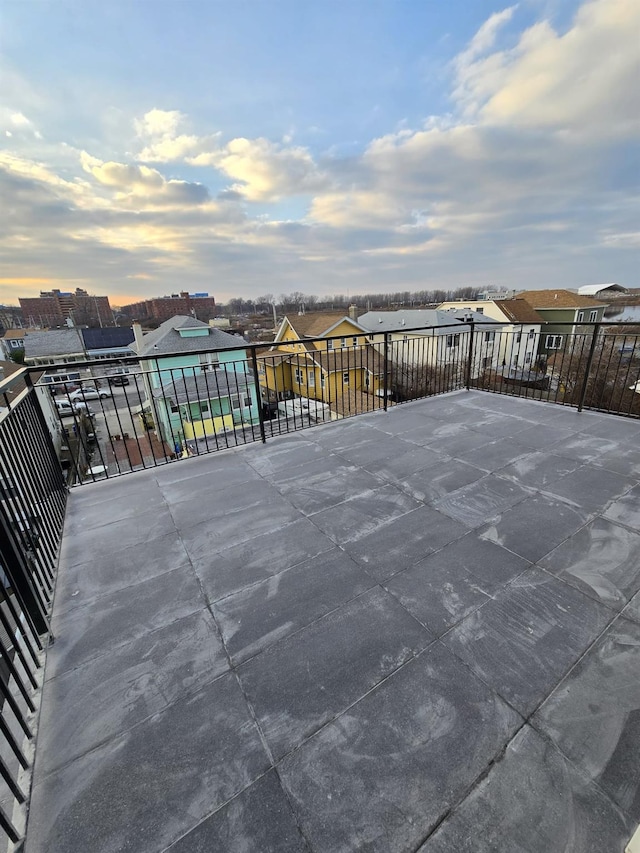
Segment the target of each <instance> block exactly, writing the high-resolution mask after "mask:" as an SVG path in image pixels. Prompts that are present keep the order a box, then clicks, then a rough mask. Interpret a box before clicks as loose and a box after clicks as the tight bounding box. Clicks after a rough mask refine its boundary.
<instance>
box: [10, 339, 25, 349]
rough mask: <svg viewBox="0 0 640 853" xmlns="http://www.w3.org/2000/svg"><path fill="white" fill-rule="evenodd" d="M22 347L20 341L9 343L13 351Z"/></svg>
mask: <svg viewBox="0 0 640 853" xmlns="http://www.w3.org/2000/svg"><path fill="white" fill-rule="evenodd" d="M22 345H23V342H22V341H11V346H12V347H13V349H20V347H21V346H22Z"/></svg>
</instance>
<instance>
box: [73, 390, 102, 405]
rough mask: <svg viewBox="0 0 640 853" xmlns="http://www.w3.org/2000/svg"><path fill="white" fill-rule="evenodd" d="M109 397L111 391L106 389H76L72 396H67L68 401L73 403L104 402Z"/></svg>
mask: <svg viewBox="0 0 640 853" xmlns="http://www.w3.org/2000/svg"><path fill="white" fill-rule="evenodd" d="M107 397H111V391H110V390H109V389H108V388H78V390H77V391H74V392H73V393H72V394H69V399H70V400H71V401H73V402H77V401H78V400H80V401H83V400H105V399H106V398H107Z"/></svg>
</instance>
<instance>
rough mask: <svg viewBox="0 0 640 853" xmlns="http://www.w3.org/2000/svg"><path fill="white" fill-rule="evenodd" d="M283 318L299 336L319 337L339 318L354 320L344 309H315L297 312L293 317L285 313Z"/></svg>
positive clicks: (338, 320)
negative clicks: (315, 310) (307, 312)
mask: <svg viewBox="0 0 640 853" xmlns="http://www.w3.org/2000/svg"><path fill="white" fill-rule="evenodd" d="M285 319H286V320H288V321H289V325H290V326H291V328H292V329H293V330H294V332H295V333H296V334H297V335H298V337H299V338H304V337H307V338H319V337H320V336H321V335H323V334H324V333H325V332H326V331H327V329H330V328H331V327H332V326H335V324H336V323H338V322H340V320H348V321H349V322H350V323H353V322H354V321H353V320H352V319H351V317H347V315H346V314H345V313H344V311H317V312H311V313H310V314H297V315H294V316H293V317H290V316H289V315H288V314H287V315H285ZM357 325H358V323H357V321H356V326H357Z"/></svg>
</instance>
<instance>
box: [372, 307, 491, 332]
mask: <svg viewBox="0 0 640 853" xmlns="http://www.w3.org/2000/svg"><path fill="white" fill-rule="evenodd" d="M468 317H470V318H471V319H473V321H474V322H475V323H493V324H494V325H495V324H496V323H497V321H496V320H493V319H492V318H491V317H486V316H485V315H484V314H479V313H478V312H477V311H469V310H468V309H464V308H448V309H444V310H440V309H439V308H416V309H414V310H411V309H407V310H404V311H368V312H367V313H366V314H363V315H362V316H361V317H358V322H359V323H360V325H361V326H364V328H365V329H367V330H368V331H369V332H398V333H402V331H403V330H404V329H407V330H410V334H412V335H420V334H426V335H448V334H451V332H452V331H453V330H452V329H450V328H448V329H447V328H442V329H441V328H438V327H440V326H444V327H446V326H451V325H453V324H454V323H455V324H457V323H459V324H460V327H461V328H462V329H466V328H468V326H466V325H465V324H464V323H463V322H462V321H463V319H466V318H468ZM422 329H425V330H428V331H424V332H422Z"/></svg>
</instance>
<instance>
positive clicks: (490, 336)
mask: <svg viewBox="0 0 640 853" xmlns="http://www.w3.org/2000/svg"><path fill="white" fill-rule="evenodd" d="M495 339H496V333H495V332H485V333H484V340H485V343H487V344H492V343H493V342H494V341H495Z"/></svg>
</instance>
